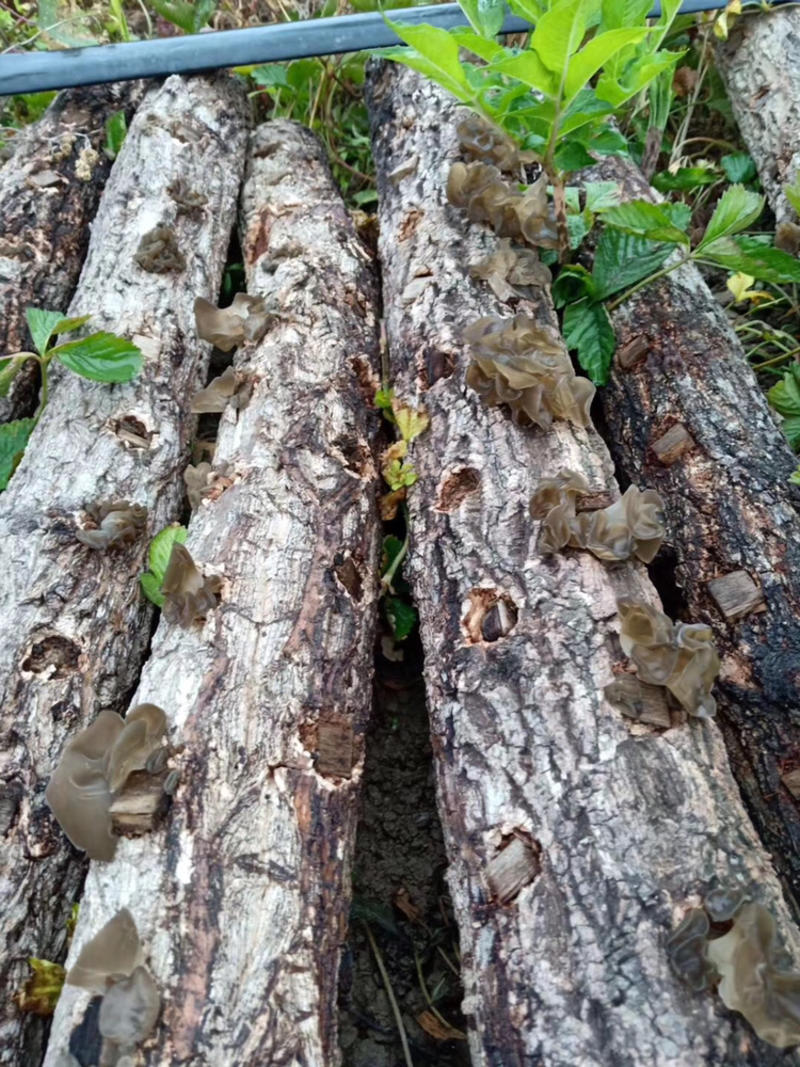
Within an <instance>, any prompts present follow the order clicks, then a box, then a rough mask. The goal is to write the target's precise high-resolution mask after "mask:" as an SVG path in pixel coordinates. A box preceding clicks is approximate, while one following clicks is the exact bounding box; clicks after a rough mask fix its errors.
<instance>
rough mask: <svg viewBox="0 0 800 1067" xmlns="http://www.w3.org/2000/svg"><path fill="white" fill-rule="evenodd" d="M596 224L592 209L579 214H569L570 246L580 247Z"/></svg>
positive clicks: (568, 232) (568, 231)
mask: <svg viewBox="0 0 800 1067" xmlns="http://www.w3.org/2000/svg"><path fill="white" fill-rule="evenodd" d="M593 225H594V215H593V214H592V213H591V211H582V212H581V213H580V214H578V215H568V216H567V234H568V235H569V247H570V248H572V249H576V248H580V246H581V245H582V244H583V241H584V239H585V237H586V234H587V233H589V231H590V230H591V228H592V226H593Z"/></svg>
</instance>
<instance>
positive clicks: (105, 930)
mask: <svg viewBox="0 0 800 1067" xmlns="http://www.w3.org/2000/svg"><path fill="white" fill-rule="evenodd" d="M142 959H143V953H142V946H141V943H140V941H139V931H138V930H137V929H136V923H135V922H134V920H133V916H132V915H131V913H130V912H129V911H128V909H127V908H122V910H121V911H118V912H117V914H116V915H115V916H114V917H113V919H109V921H108V922H107V923H106V924H105V926H103V927H102V928H101V929H100V930H99V931H98V932H97V933H96V934H95V935H94V937H93V938H92V939H91V940H90V941H87V942H86V944H85V945H84V946H83V948H82V949H81V951H80V953H79V955H78V958H77V960H76V961H75V963H74V964H73V965H72V966H71V967H70V969H69V970H68V971H67V977H66V979H65V981H66V982H67V984H68V985H75V986H80V987H81V989H88V990H89V992H90V993H99V994H100V996H103V995H104V994H105V992H106V989H107V988H108V983H109V981H110V980H111V979H112V978H114V977H117V976H119V975H126V976H127V975H129V974H132V973H133V971H134V970H135V969H136V968H137V967H138V966H140V964H141V963H142Z"/></svg>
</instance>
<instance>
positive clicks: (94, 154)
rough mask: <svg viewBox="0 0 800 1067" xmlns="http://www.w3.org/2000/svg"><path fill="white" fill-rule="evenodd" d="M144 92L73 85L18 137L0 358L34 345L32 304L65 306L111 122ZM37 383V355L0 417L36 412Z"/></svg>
mask: <svg viewBox="0 0 800 1067" xmlns="http://www.w3.org/2000/svg"><path fill="white" fill-rule="evenodd" d="M142 91H143V89H142V84H141V83H140V82H131V83H129V84H122V85H101V86H92V87H91V88H89V89H68V90H66V91H65V92H63V93H59V95H58V96H57V97H56V99H55V100H54V101H53V103H52V104H51V105H50V107H49V108H48V109H47V111H46V112H45V113H44V115H43V116H42V118H41V119H39V121H38V122H36V123H34V124H33V125H31V126H29V127H27V128H26V129H25V130H23V131H22V132H21V133H20V134H19V135H18V137H17V141H18V142H19V143H18V144H17V145H16V151H15V153H14V155H13V156H12V158H11V159H10V160H9V161H8V163H6V164H5V166H4V167H3V168H2V170H0V219H2V223H1V224H0V225H1V226H2V230H0V308H2V311H0V355H13V354H14V353H15V352H20V351H22V350H25V349H28V348H29V347H30V344H31V342H30V338H29V336H28V330H27V326H26V324H25V308H26V307H28V306H33V307H44V308H50V309H52V310H54V311H65V310H66V308H67V305H68V304H69V301H70V300H71V298H72V294H73V293H74V291H75V284H76V282H77V280H78V275H79V273H80V269H81V266H82V265H83V259H84V256H85V255H86V247H87V245H88V243H89V223H90V222H91V220H92V218H93V217H94V213H95V211H96V210H97V204H98V202H99V200H100V194H101V193H102V191H103V186H104V185H105V183H106V179H107V177H108V173H109V171H110V169H111V161H110V160H109V159H108V157H107V156H106V155H105V153H104V152H103V144H104V142H105V122H106V119H107V118H108V117H109V116H110V115H112V114H114V112H115V111H123V112H124V113H125V116H126V118H127V119H130V117H131V115H132V114H133V111H134V108H135V107H136V105H137V103H138V102H139V100H140V99H141V96H142ZM40 182H44V183H45V184H44V185H41V184H39V183H40ZM38 381H39V376H38V373H37V368H36V364H35V363H34V362H33V360H31V361H30V362H29V363H28V364H26V365H25V367H24V368H23V370H22V371H21V372H20V374H19V375H18V376H17V378H16V379H15V380H14V382H13V384H12V386H11V389H10V391H9V394H8V396H6V397H0V421H6V420H8V419H18V418H21V417H22V416H27V415H32V414H33V409H34V407H35V406H36V397H37V390H38Z"/></svg>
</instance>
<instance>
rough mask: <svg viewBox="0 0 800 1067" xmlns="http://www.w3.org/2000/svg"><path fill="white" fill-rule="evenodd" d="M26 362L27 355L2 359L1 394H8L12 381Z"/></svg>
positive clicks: (0, 372)
mask: <svg viewBox="0 0 800 1067" xmlns="http://www.w3.org/2000/svg"><path fill="white" fill-rule="evenodd" d="M25 362H26V357H25V356H16V357H14V358H12V359H3V360H0V396H8V390H9V389H10V388H11V383H12V382H13V381H14V379H15V378H16V376H17V375H18V374H19V372H20V371H21V370H22V367H23V365H24V363H25Z"/></svg>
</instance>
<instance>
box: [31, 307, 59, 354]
mask: <svg viewBox="0 0 800 1067" xmlns="http://www.w3.org/2000/svg"><path fill="white" fill-rule="evenodd" d="M25 318H26V319H27V321H28V329H29V331H30V335H31V338H32V339H33V346H34V348H35V349H36V351H37V352H38V353H39V355H40V356H43V355H44V354H45V352H46V351H47V346H48V344H49V343H50V338H51V336H52V335H53V332H54V331H55V328H56V326H58V324H59V323H60V322H63V320H64V319H65V318H66V316H65V315H62V313H61V312H60V311H46V310H45V309H44V308H25Z"/></svg>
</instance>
